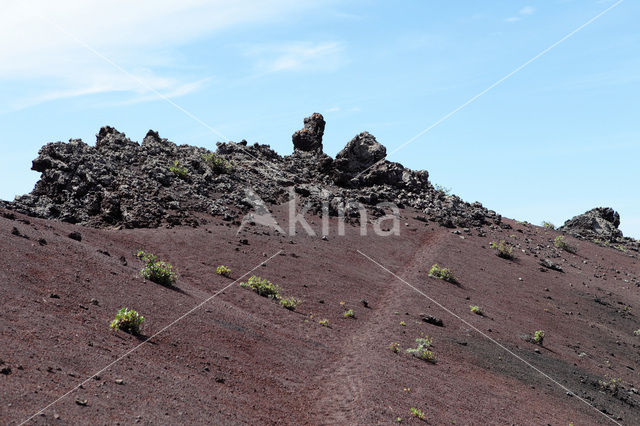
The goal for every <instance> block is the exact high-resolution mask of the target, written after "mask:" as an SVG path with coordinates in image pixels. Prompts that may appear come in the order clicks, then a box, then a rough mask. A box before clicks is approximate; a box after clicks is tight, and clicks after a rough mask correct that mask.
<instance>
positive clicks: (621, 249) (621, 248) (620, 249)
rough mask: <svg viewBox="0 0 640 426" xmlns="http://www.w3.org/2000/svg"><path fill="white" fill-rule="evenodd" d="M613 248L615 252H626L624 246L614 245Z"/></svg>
mask: <svg viewBox="0 0 640 426" xmlns="http://www.w3.org/2000/svg"><path fill="white" fill-rule="evenodd" d="M613 248H615V249H616V250H618V251H621V252H623V253H626V252H627V248H626V247H625V246H623V245H622V244H618V245H615V246H614V247H613Z"/></svg>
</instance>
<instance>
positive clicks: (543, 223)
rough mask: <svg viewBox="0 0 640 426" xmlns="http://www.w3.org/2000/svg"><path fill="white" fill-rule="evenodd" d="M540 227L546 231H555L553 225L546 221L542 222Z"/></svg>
mask: <svg viewBox="0 0 640 426" xmlns="http://www.w3.org/2000/svg"><path fill="white" fill-rule="evenodd" d="M542 226H543V227H544V228H547V229H556V226H555V225H554V224H553V223H551V222H547V221H546V220H545V221H542Z"/></svg>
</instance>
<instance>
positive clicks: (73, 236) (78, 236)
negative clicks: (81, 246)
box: [69, 231, 82, 241]
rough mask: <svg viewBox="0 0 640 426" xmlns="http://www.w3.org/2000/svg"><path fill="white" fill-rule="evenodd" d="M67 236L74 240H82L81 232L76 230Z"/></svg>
mask: <svg viewBox="0 0 640 426" xmlns="http://www.w3.org/2000/svg"><path fill="white" fill-rule="evenodd" d="M69 238H71V239H72V240H76V241H82V234H81V233H79V232H76V231H73V232H72V233H70V234H69Z"/></svg>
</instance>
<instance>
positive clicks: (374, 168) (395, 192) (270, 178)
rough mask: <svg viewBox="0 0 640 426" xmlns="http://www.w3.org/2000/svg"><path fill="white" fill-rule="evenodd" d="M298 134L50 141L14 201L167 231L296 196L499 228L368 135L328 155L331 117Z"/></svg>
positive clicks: (308, 123)
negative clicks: (196, 141) (36, 175)
mask: <svg viewBox="0 0 640 426" xmlns="http://www.w3.org/2000/svg"><path fill="white" fill-rule="evenodd" d="M304 123H305V128H304V129H302V130H300V131H297V132H296V133H294V135H293V142H294V148H295V149H294V152H293V154H292V155H290V156H284V157H282V156H280V155H278V154H277V153H276V152H275V151H273V150H272V149H271V148H270V147H269V146H268V145H260V144H257V143H256V144H253V145H248V144H247V142H246V141H244V140H243V141H241V142H238V143H236V142H227V143H221V142H219V143H218V146H217V150H216V152H215V153H213V152H211V151H209V150H207V149H205V148H198V147H193V146H189V145H180V146H178V145H176V144H174V143H173V142H170V141H168V140H167V139H164V138H161V137H160V136H159V134H158V133H157V132H155V131H152V130H150V131H149V132H148V133H147V135H146V136H145V138H144V140H143V141H142V144H138V143H136V142H133V141H131V140H130V139H129V138H127V137H126V135H125V134H124V133H121V132H119V131H117V130H116V129H114V128H112V127H108V126H106V127H103V128H101V129H100V131H99V132H98V134H97V135H96V144H95V146H89V145H87V144H86V143H84V142H83V141H81V140H79V139H72V140H70V141H69V142H68V143H63V142H55V143H49V144H47V145H45V146H43V147H42V148H41V149H40V151H39V153H38V157H37V158H36V159H35V160H34V161H33V166H32V169H33V170H36V171H38V172H40V173H41V174H42V176H41V178H40V180H39V181H38V183H37V184H36V186H35V188H34V190H33V191H32V192H31V193H30V194H27V195H23V196H20V197H17V198H16V200H15V201H13V202H11V203H6V206H7V207H9V208H11V209H14V210H16V211H18V212H21V213H26V214H29V215H32V216H38V217H43V218H47V219H57V220H62V221H66V222H71V223H78V224H84V225H89V226H95V227H103V226H116V227H134V228H135V227H157V226H162V225H177V224H182V225H193V226H197V225H198V224H200V223H203V222H206V220H207V219H206V217H207V216H206V214H210V215H214V216H223V217H224V218H225V219H226V220H229V221H233V220H236V219H238V218H240V217H242V216H244V214H245V213H246V212H247V211H249V210H251V209H252V208H254V207H255V202H254V200H255V199H256V196H257V197H259V198H260V199H261V200H262V201H263V202H264V203H265V204H266V205H268V204H278V203H284V202H286V201H288V200H289V199H290V197H291V194H293V193H296V194H297V195H298V196H300V197H301V198H302V202H303V203H305V204H309V205H310V206H311V207H310V208H309V209H308V211H310V212H312V213H320V212H321V211H322V205H323V204H324V205H328V206H329V214H331V215H338V214H342V213H344V215H345V216H346V217H347V218H348V219H349V218H354V219H353V220H356V221H357V220H358V218H357V217H356V216H357V213H358V211H359V208H360V207H361V206H364V207H365V208H367V209H368V210H370V211H371V212H372V213H373V215H374V216H375V215H380V214H383V207H381V204H380V203H393V204H394V205H396V206H398V207H400V208H404V207H412V208H415V209H419V210H421V211H422V212H423V213H424V215H425V216H424V219H425V220H426V219H429V220H432V221H434V222H437V223H440V224H442V225H445V226H449V227H453V226H467V227H469V226H480V225H483V224H485V223H487V222H492V223H496V224H499V223H500V222H501V217H500V216H499V215H497V214H496V213H495V212H493V211H489V210H487V209H485V208H484V207H482V205H481V204H480V203H473V204H469V203H465V202H463V201H462V200H461V199H460V198H458V197H457V196H454V195H446V194H444V193H442V192H441V191H438V190H436V189H435V188H434V187H433V186H432V185H431V184H430V183H429V180H428V176H429V175H428V173H427V172H426V171H413V170H409V169H406V168H404V167H403V166H402V165H401V164H398V163H392V162H389V161H387V160H384V157H385V154H386V150H385V148H384V146H382V145H381V144H380V143H378V142H377V141H376V139H375V137H374V136H373V135H371V134H369V133H367V132H363V133H361V134H359V135H357V136H356V137H355V138H353V139H352V140H351V141H350V142H349V143H348V144H347V146H346V147H345V148H344V149H343V150H342V151H340V153H339V154H338V155H337V157H336V159H335V160H333V159H332V158H331V157H329V156H328V155H326V154H324V153H323V152H322V135H323V133H324V126H325V122H324V119H323V118H322V116H321V115H320V114H317V113H316V114H313V115H312V116H310V117H307V118H306V119H305V120H304Z"/></svg>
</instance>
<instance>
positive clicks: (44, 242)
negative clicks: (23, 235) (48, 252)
mask: <svg viewBox="0 0 640 426" xmlns="http://www.w3.org/2000/svg"><path fill="white" fill-rule="evenodd" d="M38 244H40V245H41V246H46V245H47V240H45V239H44V238H40V239H39V240H38Z"/></svg>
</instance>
